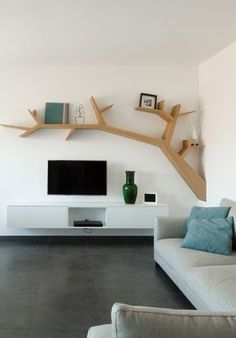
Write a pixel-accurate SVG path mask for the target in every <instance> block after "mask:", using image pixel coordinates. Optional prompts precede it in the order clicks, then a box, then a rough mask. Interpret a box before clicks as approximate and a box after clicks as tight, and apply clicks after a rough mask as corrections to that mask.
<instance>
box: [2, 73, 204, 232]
mask: <svg viewBox="0 0 236 338" xmlns="http://www.w3.org/2000/svg"><path fill="white" fill-rule="evenodd" d="M197 77H198V75H197V69H196V68H194V67H174V66H173V67H98V66H96V67H64V68H62V67H60V68H56V67H54V68H53V67H51V68H33V67H31V68H30V67H28V68H25V69H23V68H21V69H18V68H11V69H2V70H1V76H0V121H1V123H10V124H19V125H31V124H33V121H32V119H31V117H30V116H29V114H27V109H28V108H35V109H37V110H38V111H39V112H40V116H41V118H42V119H43V110H44V105H45V102H47V101H56V102H63V101H64V102H70V103H71V104H72V105H75V104H78V103H83V104H85V106H86V110H87V122H95V117H94V114H93V112H92V110H91V107H90V105H89V103H88V100H89V97H90V96H91V95H94V96H95V97H97V98H98V101H99V103H101V104H110V103H114V108H113V109H112V111H111V112H106V113H105V118H106V120H107V121H108V122H109V123H110V124H113V125H115V126H123V127H124V128H127V129H131V130H136V131H139V132H142V133H149V134H150V135H159V136H160V135H161V131H162V130H163V128H164V122H163V121H162V120H161V119H159V118H158V117H156V116H154V115H149V114H147V113H142V112H137V111H135V110H134V109H133V107H135V106H137V105H138V101H139V93H140V92H150V93H157V94H159V99H162V98H165V99H166V100H167V105H168V107H167V108H169V107H170V106H171V105H172V104H176V103H182V104H183V109H184V110H189V109H193V108H196V105H197V91H198V88H197ZM72 113H73V112H72ZM72 113H71V115H72ZM189 123H193V124H194V125H195V126H198V114H195V115H194V114H192V115H191V116H188V117H186V118H182V119H181V120H180V121H179V124H178V127H177V130H176V134H175V137H174V143H175V144H176V146H177V147H180V141H181V140H182V139H184V138H188V137H191V130H190V128H189V125H188V124H189ZM66 133H67V131H65V130H61V131H59V130H43V131H39V132H37V133H35V134H33V135H31V136H30V137H27V138H20V137H19V136H18V135H19V134H20V132H19V131H17V130H14V129H7V128H0V138H1V165H0V234H13V233H19V232H16V231H10V230H9V229H6V215H5V208H6V205H7V204H13V203H25V202H26V203H27V202H29V201H30V202H31V203H33V202H35V203H37V202H42V201H59V202H62V201H81V200H85V198H81V197H65V196H64V197H63V196H54V197H52V196H47V161H48V160H49V159H71V160H72V159H73V160H76V159H105V160H107V161H108V196H107V197H106V198H105V199H107V200H115V201H117V200H120V201H121V200H122V193H121V188H122V184H123V183H124V178H125V177H124V171H125V170H126V169H133V170H135V171H136V183H137V184H138V187H139V195H138V202H140V201H142V194H143V192H145V191H157V192H158V198H159V201H160V202H166V203H168V204H169V205H170V213H171V215H185V214H187V213H188V211H189V209H190V208H191V207H192V205H193V204H195V203H196V201H197V199H196V197H195V195H194V194H193V193H192V191H191V190H190V189H189V188H188V186H187V185H186V184H185V182H184V181H183V180H182V178H181V177H180V176H179V175H178V173H177V172H176V171H175V169H174V168H173V167H172V166H171V164H170V163H169V162H168V160H167V159H166V158H165V157H164V155H163V154H162V153H161V152H160V150H159V149H158V148H155V147H154V146H150V145H147V144H142V143H138V142H136V141H132V140H129V139H125V138H122V137H118V136H114V135H109V134H106V133H102V132H99V131H80V132H77V134H76V135H74V136H73V138H71V140H69V141H65V140H64V138H65V135H66ZM189 160H190V162H191V163H192V164H193V165H194V166H195V167H197V166H198V159H197V154H196V153H195V154H190V155H189ZM94 199H95V198H94V197H91V198H88V197H87V198H86V200H94ZM99 199H100V200H104V197H100V198H99ZM96 200H97V198H96ZM20 233H23V234H26V233H27V234H28V233H30V232H29V231H27V232H26V231H21V232H20ZM32 233H34V234H36V233H42V232H39V231H38V232H32Z"/></svg>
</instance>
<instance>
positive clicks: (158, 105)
mask: <svg viewBox="0 0 236 338" xmlns="http://www.w3.org/2000/svg"><path fill="white" fill-rule="evenodd" d="M157 109H158V110H162V111H164V110H165V100H162V101H159V102H158V104H157Z"/></svg>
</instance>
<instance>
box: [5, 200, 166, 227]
mask: <svg viewBox="0 0 236 338" xmlns="http://www.w3.org/2000/svg"><path fill="white" fill-rule="evenodd" d="M168 211H169V210H168V205H166V204H158V205H145V204H132V205H127V204H124V203H113V202H111V203H108V202H104V203H93V202H91V203H64V204H61V205H58V204H46V203H45V204H42V205H41V204H37V205H30V204H29V205H9V206H7V227H9V228H21V229H24V228H27V229H40V228H44V229H78V227H74V222H75V221H84V220H89V221H100V222H102V224H103V226H102V227H99V228H97V227H96V229H153V226H154V222H155V218H156V217H166V216H168ZM86 228H93V227H92V226H91V227H90V226H89V227H88V226H86V227H84V229H86ZM80 229H81V227H80ZM82 229H83V227H82Z"/></svg>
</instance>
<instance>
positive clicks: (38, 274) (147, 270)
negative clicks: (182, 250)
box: [0, 237, 193, 338]
mask: <svg viewBox="0 0 236 338" xmlns="http://www.w3.org/2000/svg"><path fill="white" fill-rule="evenodd" d="M116 302H120V303H128V304H132V305H146V306H158V307H169V308H175V309H192V308H193V307H192V305H191V304H190V303H189V302H188V300H187V299H186V298H185V297H184V296H183V295H182V293H181V292H180V291H179V289H178V288H177V287H176V286H175V285H174V284H173V283H172V281H171V280H170V279H169V278H168V277H167V276H166V274H165V273H164V272H163V271H162V270H161V269H160V268H157V269H156V268H155V266H154V261H153V246H152V239H151V238H143V239H141V238H127V237H125V238H124V237H117V238H114V237H101V238H98V237H95V238H94V237H90V238H89V237H79V238H78V237H77V238H75V237H71V238H65V237H63V238H55V237H53V238H28V239H20V238H18V239H14V240H4V241H3V240H0V338H54V337H55V338H85V337H86V334H87V330H88V328H89V327H90V326H93V325H98V324H103V323H109V322H110V312H111V306H112V304H114V303H116Z"/></svg>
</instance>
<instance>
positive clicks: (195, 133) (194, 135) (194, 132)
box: [189, 124, 198, 141]
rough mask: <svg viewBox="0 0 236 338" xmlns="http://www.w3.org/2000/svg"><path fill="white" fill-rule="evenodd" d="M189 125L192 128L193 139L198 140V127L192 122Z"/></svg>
mask: <svg viewBox="0 0 236 338" xmlns="http://www.w3.org/2000/svg"><path fill="white" fill-rule="evenodd" d="M189 127H190V128H191V129H192V139H193V140H194V141H197V140H198V134H197V131H196V129H195V128H194V126H193V125H192V124H189Z"/></svg>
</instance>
